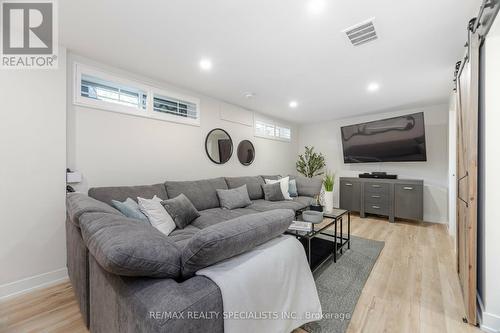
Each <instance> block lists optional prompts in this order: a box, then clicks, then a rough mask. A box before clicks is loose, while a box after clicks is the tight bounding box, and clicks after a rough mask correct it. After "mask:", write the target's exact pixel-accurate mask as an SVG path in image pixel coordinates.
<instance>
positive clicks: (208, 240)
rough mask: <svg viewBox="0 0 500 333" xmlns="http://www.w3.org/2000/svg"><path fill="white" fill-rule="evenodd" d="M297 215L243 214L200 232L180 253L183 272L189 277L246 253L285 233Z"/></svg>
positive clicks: (284, 212) (276, 212)
mask: <svg viewBox="0 0 500 333" xmlns="http://www.w3.org/2000/svg"><path fill="white" fill-rule="evenodd" d="M294 216H295V214H294V212H293V210H290V209H276V210H271V211H267V212H263V213H257V214H250V215H244V216H241V217H237V218H235V219H232V220H228V221H225V222H221V223H218V224H215V225H212V226H210V227H207V228H205V229H202V230H200V231H198V232H197V233H196V234H195V235H194V236H193V238H192V239H191V240H190V241H189V242H188V243H187V245H186V246H185V247H184V249H183V250H182V254H181V272H182V276H183V277H184V278H189V277H191V276H193V275H194V273H196V271H198V270H200V269H202V268H205V267H208V266H211V265H213V264H215V263H217V262H219V261H222V260H224V259H228V258H231V257H234V256H236V255H238V254H242V253H245V252H247V251H249V250H251V249H253V248H255V247H256V246H258V245H260V244H263V243H265V242H267V241H268V240H270V239H272V238H274V237H277V236H279V235H281V234H282V233H284V232H285V231H286V230H287V229H288V227H289V226H290V224H291V223H292V221H293V218H294Z"/></svg>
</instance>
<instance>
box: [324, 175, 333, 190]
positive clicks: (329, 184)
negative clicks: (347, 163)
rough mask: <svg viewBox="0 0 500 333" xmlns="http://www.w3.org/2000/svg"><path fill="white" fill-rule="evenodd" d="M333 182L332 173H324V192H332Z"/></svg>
mask: <svg viewBox="0 0 500 333" xmlns="http://www.w3.org/2000/svg"><path fill="white" fill-rule="evenodd" d="M334 182H335V174H334V173H333V172H331V173H330V172H328V171H327V172H326V173H325V177H324V178H323V185H324V186H325V191H327V192H332V191H333V184H334Z"/></svg>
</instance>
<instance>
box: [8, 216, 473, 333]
mask: <svg viewBox="0 0 500 333" xmlns="http://www.w3.org/2000/svg"><path fill="white" fill-rule="evenodd" d="M352 234H353V235H355V236H359V237H364V238H370V239H375V240H381V241H385V247H384V249H383V251H382V253H381V255H380V257H379V259H378V260H377V263H376V264H375V267H374V268H373V270H372V272H371V274H370V277H369V278H368V281H367V282H366V285H365V288H364V289H363V292H362V294H361V297H360V298H359V301H358V304H357V306H356V309H355V311H354V313H353V315H352V319H351V323H350V326H349V329H348V332H349V333H352V332H398V333H401V332H412V333H413V332H425V333H430V332H439V333H444V332H450V333H460V332H480V331H479V330H478V329H477V328H475V327H472V326H469V325H467V324H464V323H463V322H462V317H463V316H464V305H463V302H462V298H461V294H460V289H459V288H460V287H459V284H458V277H457V274H456V273H455V263H454V259H453V258H454V255H453V251H452V244H451V239H450V238H449V237H448V234H447V230H446V227H445V226H443V225H438V224H430V223H414V222H401V221H398V222H397V223H395V224H390V223H388V222H387V220H384V219H376V218H367V219H360V218H359V217H353V221H352ZM0 332H23V333H25V332H87V331H86V329H85V327H84V324H83V321H82V319H81V317H80V314H79V310H78V305H77V303H76V301H75V299H74V296H73V292H72V290H71V286H70V285H69V283H63V284H59V285H56V286H53V287H51V288H48V289H44V290H39V291H36V292H34V293H31V294H28V295H24V296H21V297H19V298H16V299H13V300H9V301H8V302H4V303H3V304H0ZM295 332H304V331H302V330H296V331H295ZM110 333H111V332H110Z"/></svg>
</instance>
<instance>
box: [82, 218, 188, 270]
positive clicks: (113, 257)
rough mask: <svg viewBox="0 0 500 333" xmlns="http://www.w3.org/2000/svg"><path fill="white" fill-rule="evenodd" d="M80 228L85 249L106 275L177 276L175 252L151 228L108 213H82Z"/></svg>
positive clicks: (161, 235) (178, 262)
mask: <svg viewBox="0 0 500 333" xmlns="http://www.w3.org/2000/svg"><path fill="white" fill-rule="evenodd" d="M80 225H81V231H82V236H83V240H84V241H85V245H86V246H87V247H88V249H89V251H90V253H92V255H93V256H94V257H95V259H96V260H97V262H98V263H99V264H100V265H101V266H102V267H103V268H104V269H105V270H106V271H108V272H110V273H113V274H116V275H123V276H147V277H154V278H174V279H175V278H178V277H179V276H180V251H179V249H178V248H177V246H176V245H175V244H174V243H173V242H172V241H171V240H170V239H168V238H167V237H166V236H165V235H163V234H162V233H161V232H159V231H158V230H156V229H155V228H154V227H152V226H151V225H147V224H145V223H142V222H140V221H137V220H134V219H129V218H126V217H124V216H117V215H114V214H108V213H86V214H84V215H83V216H82V217H81V219H80Z"/></svg>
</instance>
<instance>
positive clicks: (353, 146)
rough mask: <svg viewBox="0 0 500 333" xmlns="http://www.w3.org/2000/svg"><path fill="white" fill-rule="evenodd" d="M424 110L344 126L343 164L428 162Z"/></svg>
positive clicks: (342, 129)
mask: <svg viewBox="0 0 500 333" xmlns="http://www.w3.org/2000/svg"><path fill="white" fill-rule="evenodd" d="M424 125H425V124H424V113H423V112H420V113H414V114H409V115H406V116H400V117H394V118H388V119H382V120H377V121H371V122H368V123H362V124H357V125H350V126H344V127H342V128H341V134H342V147H343V150H344V163H369V162H421V161H427V153H426V147H425V126H424Z"/></svg>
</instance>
